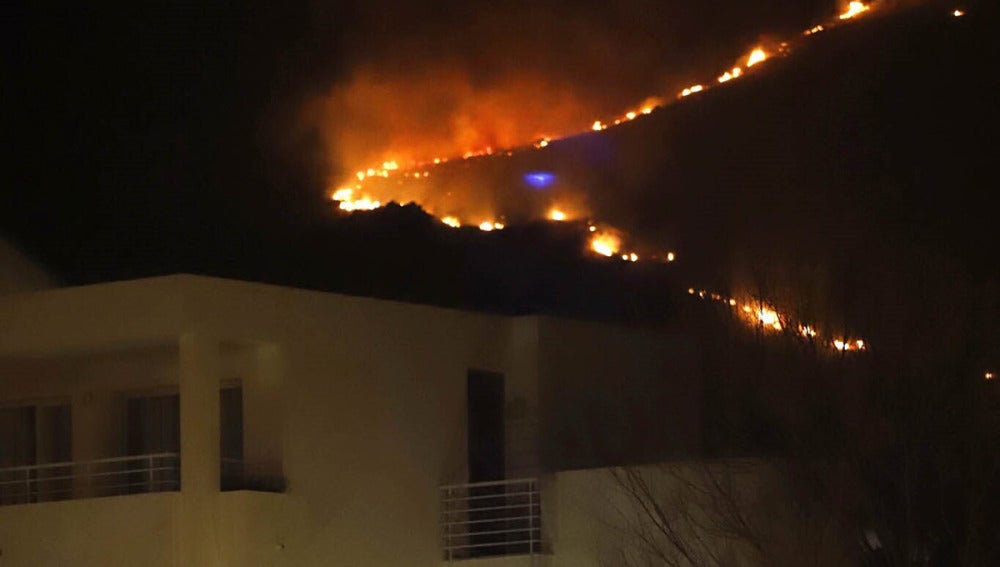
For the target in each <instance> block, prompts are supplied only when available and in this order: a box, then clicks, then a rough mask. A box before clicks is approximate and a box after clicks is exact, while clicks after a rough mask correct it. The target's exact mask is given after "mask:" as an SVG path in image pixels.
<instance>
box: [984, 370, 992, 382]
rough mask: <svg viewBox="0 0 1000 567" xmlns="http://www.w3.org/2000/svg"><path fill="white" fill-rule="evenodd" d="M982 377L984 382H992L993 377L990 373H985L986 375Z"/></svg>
mask: <svg viewBox="0 0 1000 567" xmlns="http://www.w3.org/2000/svg"><path fill="white" fill-rule="evenodd" d="M983 377H984V378H986V380H992V379H993V377H994V375H993V373H992V372H990V371H987V372H986V374H984V375H983Z"/></svg>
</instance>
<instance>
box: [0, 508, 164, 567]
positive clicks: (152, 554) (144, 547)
mask: <svg viewBox="0 0 1000 567" xmlns="http://www.w3.org/2000/svg"><path fill="white" fill-rule="evenodd" d="M177 501H178V495H177V494H169V493H161V494H137V495H133V496H118V497H112V498H99V499H93V500H73V501H67V502H49V503H44V504H26V505H19V506H4V507H0V565H2V566H3V567H20V566H28V565H31V566H46V567H47V566H52V567H56V566H58V567H62V566H67V567H68V566H73V567H105V566H109V565H122V566H125V565H131V566H135V565H142V566H144V567H174V566H175V563H174V552H173V544H174V509H175V507H176V505H177Z"/></svg>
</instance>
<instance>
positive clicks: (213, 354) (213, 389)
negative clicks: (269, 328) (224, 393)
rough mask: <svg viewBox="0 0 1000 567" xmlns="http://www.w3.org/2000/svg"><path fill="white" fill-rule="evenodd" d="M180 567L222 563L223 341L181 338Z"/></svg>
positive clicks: (204, 337) (177, 528)
mask: <svg viewBox="0 0 1000 567" xmlns="http://www.w3.org/2000/svg"><path fill="white" fill-rule="evenodd" d="M178 362H179V364H178V367H179V373H180V376H179V382H180V413H181V415H180V421H181V423H180V426H181V427H180V429H181V503H180V511H179V517H178V518H177V519H178V524H177V526H176V528H175V529H176V530H177V532H178V534H177V535H178V544H179V550H178V551H179V557H178V558H179V559H180V563H179V564H180V565H198V566H199V567H201V566H205V567H209V566H212V565H218V564H219V557H218V549H219V545H218V544H219V533H218V528H219V526H218V525H217V523H216V517H217V516H218V514H219V509H218V506H219V466H220V463H219V458H220V450H219V372H220V368H219V342H218V340H215V339H212V338H210V337H206V336H204V335H197V334H184V335H182V336H181V337H180V352H179V361H178Z"/></svg>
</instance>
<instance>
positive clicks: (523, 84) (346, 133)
mask: <svg viewBox="0 0 1000 567" xmlns="http://www.w3.org/2000/svg"><path fill="white" fill-rule="evenodd" d="M705 4H706V3H701V2H679V1H678V2H655V1H652V0H624V1H621V2H613V3H607V2H598V1H590V0H588V1H583V2H568V1H566V2H545V3H540V2H501V3H489V4H472V3H467V2H456V1H444V2H433V3H427V2H416V1H412V2H398V1H397V2H389V1H388V0H381V1H375V2H364V3H360V4H358V5H357V6H356V7H355V9H354V11H353V20H352V25H351V28H350V30H349V31H348V32H347V33H346V35H345V37H344V38H343V39H342V43H343V45H344V46H345V49H346V52H345V54H344V55H345V61H346V67H347V71H346V72H345V73H344V74H343V75H342V79H341V80H339V81H338V82H337V83H335V84H333V85H331V86H330V87H329V88H328V89H326V90H325V92H322V93H321V94H320V95H318V96H315V97H312V99H311V100H310V101H309V102H308V103H307V104H306V105H305V109H304V113H303V115H304V117H305V121H306V123H308V124H312V125H314V126H315V127H316V128H317V129H318V130H319V132H320V133H321V138H322V141H323V144H324V147H325V152H326V155H327V158H328V160H329V170H330V171H329V181H330V183H331V184H332V185H336V184H339V183H342V182H343V181H345V180H346V179H349V178H350V177H351V176H352V175H353V173H354V172H355V171H357V170H358V169H363V168H366V167H371V166H372V165H377V164H380V163H382V162H385V161H389V160H394V161H397V162H399V163H400V164H401V165H405V164H408V163H409V162H410V161H417V160H428V159H433V158H434V157H448V156H454V155H456V154H461V153H464V152H466V151H478V150H483V149H485V148H487V147H491V148H501V147H511V146H517V145H521V144H525V143H529V142H531V141H533V140H536V139H539V138H542V137H545V136H554V135H559V134H565V133H568V132H576V131H580V130H581V128H586V126H587V125H588V124H590V123H591V121H593V120H594V119H595V118H596V117H601V116H612V115H615V114H616V113H619V112H620V111H622V109H625V108H629V107H634V106H638V105H639V104H640V103H641V102H642V101H643V100H644V99H646V98H647V97H649V96H650V95H659V94H662V93H664V92H671V91H672V90H674V89H675V88H676V87H677V86H678V85H682V84H684V83H685V82H686V81H689V80H691V79H692V78H693V77H695V76H696V75H698V74H700V73H703V72H704V70H705V69H706V68H714V67H715V66H717V64H718V62H719V57H720V56H722V54H726V55H725V56H726V57H728V56H731V55H732V54H733V53H739V52H741V50H742V49H744V48H745V47H746V46H747V45H749V44H751V43H752V42H754V41H756V39H757V37H758V35H757V34H759V33H761V32H764V31H780V30H782V29H785V28H789V29H792V28H794V27H796V26H800V25H801V24H802V23H804V22H806V21H809V20H810V19H811V18H813V17H814V16H815V15H816V14H819V13H824V12H825V13H828V12H829V10H830V3H829V0H825V1H821V0H814V1H811V2H792V1H791V0H769V1H767V0H761V1H757V2H747V1H743V2H735V1H734V2H726V3H725V4H726V5H725V6H718V5H714V4H713V6H706V5H705ZM818 6H820V7H822V9H820V8H818Z"/></svg>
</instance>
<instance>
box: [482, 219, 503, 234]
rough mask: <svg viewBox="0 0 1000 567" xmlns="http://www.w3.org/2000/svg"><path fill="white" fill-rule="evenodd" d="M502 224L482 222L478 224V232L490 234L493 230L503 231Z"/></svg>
mask: <svg viewBox="0 0 1000 567" xmlns="http://www.w3.org/2000/svg"><path fill="white" fill-rule="evenodd" d="M503 229H504V224H503V223H502V222H495V221H483V222H481V223H479V230H481V231H483V232H492V231H494V230H503Z"/></svg>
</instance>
